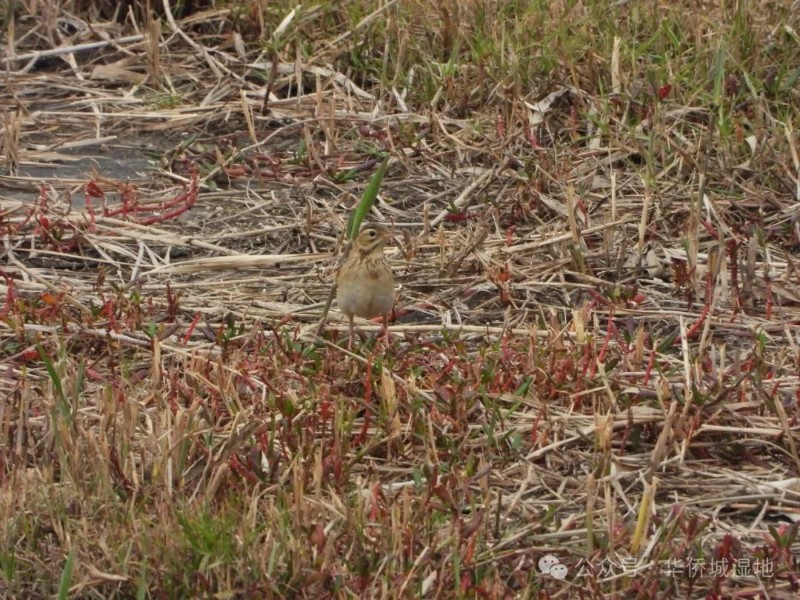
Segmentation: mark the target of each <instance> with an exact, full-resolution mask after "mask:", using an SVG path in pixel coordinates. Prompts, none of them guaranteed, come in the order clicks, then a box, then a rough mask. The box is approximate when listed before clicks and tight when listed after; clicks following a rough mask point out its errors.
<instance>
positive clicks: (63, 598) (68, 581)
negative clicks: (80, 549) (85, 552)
mask: <svg viewBox="0 0 800 600" xmlns="http://www.w3.org/2000/svg"><path fill="white" fill-rule="evenodd" d="M74 563H75V551H74V550H72V551H70V553H69V556H67V562H66V563H64V570H63V571H61V582H60V583H59V584H58V600H67V598H69V588H70V586H71V585H72V566H73V564H74Z"/></svg>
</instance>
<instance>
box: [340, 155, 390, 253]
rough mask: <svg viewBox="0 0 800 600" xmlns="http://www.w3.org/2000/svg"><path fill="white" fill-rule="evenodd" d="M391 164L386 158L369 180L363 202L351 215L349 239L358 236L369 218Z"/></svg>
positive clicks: (348, 229)
mask: <svg viewBox="0 0 800 600" xmlns="http://www.w3.org/2000/svg"><path fill="white" fill-rule="evenodd" d="M388 164H389V157H388V156H386V157H385V158H384V159H383V161H382V162H381V165H380V166H379V167H378V170H377V171H375V174H374V175H373V176H372V179H370V180H369V184H368V185H367V189H365V190H364V195H363V196H362V197H361V202H359V203H358V206H356V208H355V210H354V211H353V212H352V213H350V218H349V219H348V221H347V239H348V240H352V239H354V238H355V237H356V235H358V230H359V229H361V222H362V221H363V220H364V217H366V216H367V213H368V212H369V209H370V208H372V205H373V204H374V203H375V198H377V197H378V190H380V189H381V183H383V175H384V173H386V165H388Z"/></svg>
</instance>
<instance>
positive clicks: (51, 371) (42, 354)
mask: <svg viewBox="0 0 800 600" xmlns="http://www.w3.org/2000/svg"><path fill="white" fill-rule="evenodd" d="M36 351H37V352H38V353H39V358H41V359H42V362H43V363H44V368H45V369H47V374H48V375H49V376H50V381H52V382H53V387H54V388H55V390H56V394H57V395H58V400H59V402H60V403H61V406H62V407H63V405H64V401H65V398H64V387H63V386H62V385H61V377H60V376H59V375H58V372H57V371H56V368H55V366H54V365H53V361H52V359H51V358H50V356H49V355H48V354H47V351H46V350H45V349H44V347H43V346H42V345H41V344H36Z"/></svg>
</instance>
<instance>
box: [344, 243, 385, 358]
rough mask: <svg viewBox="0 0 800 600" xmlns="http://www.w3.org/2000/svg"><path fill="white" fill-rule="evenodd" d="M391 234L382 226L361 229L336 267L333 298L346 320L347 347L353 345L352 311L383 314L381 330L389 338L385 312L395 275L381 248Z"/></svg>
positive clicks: (365, 315) (359, 313) (372, 315)
mask: <svg viewBox="0 0 800 600" xmlns="http://www.w3.org/2000/svg"><path fill="white" fill-rule="evenodd" d="M393 237H394V234H392V233H391V232H390V231H389V230H387V229H384V228H383V227H367V228H365V229H362V230H361V232H360V233H359V234H358V237H357V238H356V239H355V241H354V242H353V245H352V246H351V248H350V251H349V252H348V254H347V258H346V259H345V261H344V264H342V268H341V269H339V275H338V277H337V278H336V285H337V290H336V301H337V303H338V304H339V310H341V311H342V312H343V313H344V314H345V315H347V319H348V321H349V325H350V337H349V341H348V343H347V348H348V349H352V347H353V316H354V315H357V316H359V317H363V318H365V319H371V318H373V317H377V316H383V330H384V334H385V335H386V337H387V339H388V336H389V325H388V321H387V314H388V313H389V312H390V311H391V310H392V307H393V306H394V275H393V274H392V268H391V267H390V266H389V263H388V262H387V260H386V257H384V255H383V248H384V246H386V243H387V242H388V241H389V240H390V239H391V238H393Z"/></svg>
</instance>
